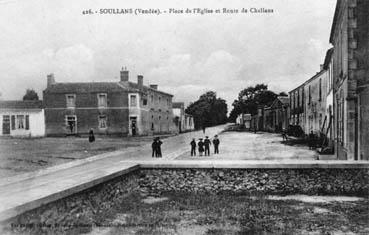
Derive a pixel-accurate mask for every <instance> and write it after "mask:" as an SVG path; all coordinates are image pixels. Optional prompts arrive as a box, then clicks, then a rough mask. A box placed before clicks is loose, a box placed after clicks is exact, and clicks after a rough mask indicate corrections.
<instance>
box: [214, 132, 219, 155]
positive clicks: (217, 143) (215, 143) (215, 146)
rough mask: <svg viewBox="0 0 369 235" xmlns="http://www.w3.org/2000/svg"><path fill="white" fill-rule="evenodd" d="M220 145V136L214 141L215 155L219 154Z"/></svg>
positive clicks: (216, 136)
mask: <svg viewBox="0 0 369 235" xmlns="http://www.w3.org/2000/svg"><path fill="white" fill-rule="evenodd" d="M219 144H220V141H219V139H218V135H215V136H214V139H213V145H214V154H219Z"/></svg>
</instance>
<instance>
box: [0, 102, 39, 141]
mask: <svg viewBox="0 0 369 235" xmlns="http://www.w3.org/2000/svg"><path fill="white" fill-rule="evenodd" d="M0 122H1V125H0V133H1V135H2V136H15V137H41V136H44V135H45V119H44V109H43V106H42V101H18V100H17V101H0Z"/></svg>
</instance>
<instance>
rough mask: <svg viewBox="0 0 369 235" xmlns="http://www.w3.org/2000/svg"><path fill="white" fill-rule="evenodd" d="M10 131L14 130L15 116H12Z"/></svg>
mask: <svg viewBox="0 0 369 235" xmlns="http://www.w3.org/2000/svg"><path fill="white" fill-rule="evenodd" d="M12 130H15V116H14V115H12Z"/></svg>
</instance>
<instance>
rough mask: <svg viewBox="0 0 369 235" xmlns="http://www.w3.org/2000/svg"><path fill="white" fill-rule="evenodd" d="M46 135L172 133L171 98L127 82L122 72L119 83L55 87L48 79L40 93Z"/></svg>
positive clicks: (153, 87)
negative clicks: (43, 107)
mask: <svg viewBox="0 0 369 235" xmlns="http://www.w3.org/2000/svg"><path fill="white" fill-rule="evenodd" d="M43 97H44V103H45V122H46V135H48V136H50V135H75V134H87V133H88V132H89V130H90V128H93V129H94V132H95V133H96V134H112V135H124V136H127V135H130V136H134V135H151V134H161V133H169V132H174V131H175V127H174V123H173V113H172V97H173V96H172V95H171V94H168V93H165V92H162V91H159V90H158V86H157V85H150V86H149V87H147V86H144V85H143V76H141V75H139V76H137V83H133V82H130V81H129V72H128V71H127V70H126V69H122V71H121V72H120V81H117V82H89V83H58V82H55V78H54V76H53V75H52V74H51V75H48V80H47V88H46V89H45V90H44V93H43Z"/></svg>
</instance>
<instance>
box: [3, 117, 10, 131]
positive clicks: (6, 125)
mask: <svg viewBox="0 0 369 235" xmlns="http://www.w3.org/2000/svg"><path fill="white" fill-rule="evenodd" d="M9 134H10V116H9V115H3V135H9Z"/></svg>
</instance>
